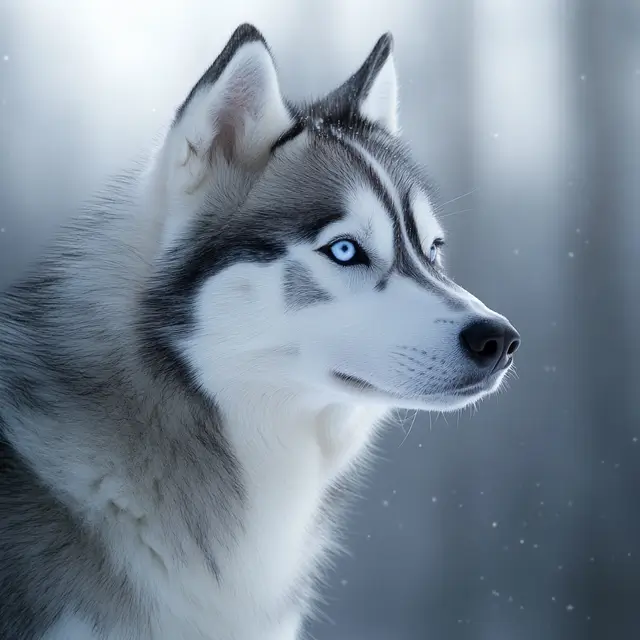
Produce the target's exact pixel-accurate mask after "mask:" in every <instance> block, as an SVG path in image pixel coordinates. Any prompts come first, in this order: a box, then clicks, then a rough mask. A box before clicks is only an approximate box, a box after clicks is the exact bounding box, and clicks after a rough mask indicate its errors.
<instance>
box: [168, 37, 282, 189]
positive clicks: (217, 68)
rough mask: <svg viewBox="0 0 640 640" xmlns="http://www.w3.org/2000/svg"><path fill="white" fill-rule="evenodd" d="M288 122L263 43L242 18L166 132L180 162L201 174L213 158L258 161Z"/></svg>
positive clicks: (194, 173) (248, 163)
mask: <svg viewBox="0 0 640 640" xmlns="http://www.w3.org/2000/svg"><path fill="white" fill-rule="evenodd" d="M291 124H292V121H291V116H290V114H289V111H288V109H287V107H286V105H285V101H284V99H283V97H282V95H281V92H280V86H279V82H278V76H277V72H276V68H275V65H274V62H273V59H272V57H271V52H270V51H269V47H268V46H267V43H266V42H265V40H264V37H263V36H262V34H261V33H260V32H259V31H258V30H257V29H256V28H255V27H254V26H252V25H250V24H243V25H241V26H240V27H238V28H237V29H236V30H235V32H234V33H233V35H232V36H231V38H230V40H229V42H228V43H227V45H226V46H225V48H224V49H223V51H222V53H221V54H220V55H219V56H218V58H217V59H216V60H215V62H214V63H213V64H212V65H211V66H210V67H209V69H207V71H206V72H205V73H204V75H203V76H202V77H201V78H200V80H199V81H198V82H197V84H196V85H195V86H194V87H193V89H192V90H191V92H190V93H189V95H188V96H187V98H186V100H185V101H184V102H183V104H182V105H181V106H180V108H179V109H178V111H177V113H176V117H175V120H174V122H173V127H172V135H173V137H174V139H175V140H176V143H177V144H179V145H180V147H181V153H180V156H181V159H180V162H181V163H182V164H183V165H184V166H186V167H188V168H190V169H191V174H192V176H193V177H194V178H196V179H198V178H200V179H202V178H204V177H205V176H204V175H202V174H203V173H205V172H206V171H205V170H206V169H208V168H210V166H211V165H213V164H215V163H217V162H218V161H225V162H226V163H228V164H237V165H241V166H243V167H245V168H253V167H255V166H256V165H258V166H259V165H260V163H261V162H264V161H266V159H267V157H268V154H269V151H270V149H271V145H272V144H273V143H274V142H275V140H277V138H278V137H279V136H280V135H281V134H282V133H283V132H284V131H286V130H287V129H288V128H289V127H290V126H291ZM196 181H197V180H196Z"/></svg>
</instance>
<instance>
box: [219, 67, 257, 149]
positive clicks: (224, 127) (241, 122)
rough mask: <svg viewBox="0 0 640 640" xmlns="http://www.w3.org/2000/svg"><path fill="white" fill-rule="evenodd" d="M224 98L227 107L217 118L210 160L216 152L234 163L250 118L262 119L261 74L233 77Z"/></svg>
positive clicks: (223, 108) (221, 110)
mask: <svg viewBox="0 0 640 640" xmlns="http://www.w3.org/2000/svg"><path fill="white" fill-rule="evenodd" d="M232 82H233V83H232V84H231V86H229V87H228V88H227V90H226V91H225V94H226V95H225V96H224V106H223V107H222V108H221V109H220V111H219V112H218V113H217V115H216V118H215V120H216V122H215V123H214V126H215V127H216V129H217V132H216V135H215V136H214V138H213V140H212V142H211V147H210V148H209V159H210V161H213V156H214V154H215V152H216V150H218V149H219V150H220V151H222V154H223V156H224V158H225V160H226V161H227V162H232V161H233V160H234V158H235V157H236V154H237V151H238V143H239V141H240V140H241V139H242V137H243V136H244V134H245V129H246V120H247V118H252V119H257V118H258V116H259V104H258V96H259V90H260V85H261V84H262V83H261V78H260V76H259V74H256V73H252V72H244V73H241V74H239V75H238V77H236V78H234V79H233V81H232Z"/></svg>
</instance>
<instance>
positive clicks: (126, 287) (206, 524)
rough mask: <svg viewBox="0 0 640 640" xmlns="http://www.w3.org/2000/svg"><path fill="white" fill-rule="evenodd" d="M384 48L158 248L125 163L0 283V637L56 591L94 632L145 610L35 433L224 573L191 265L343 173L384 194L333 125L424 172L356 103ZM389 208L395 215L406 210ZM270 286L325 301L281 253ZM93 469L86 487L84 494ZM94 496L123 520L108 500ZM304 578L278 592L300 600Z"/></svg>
mask: <svg viewBox="0 0 640 640" xmlns="http://www.w3.org/2000/svg"><path fill="white" fill-rule="evenodd" d="M255 40H262V36H260V34H259V33H258V32H257V31H256V30H255V29H251V28H248V27H246V26H245V27H243V28H241V29H240V30H239V31H238V32H236V34H234V37H233V38H232V40H231V42H230V45H229V47H230V48H229V47H228V48H227V49H225V52H223V54H222V55H221V57H220V58H219V60H218V61H216V63H214V65H212V67H211V68H210V69H209V71H208V72H207V73H206V74H205V75H204V76H203V78H202V79H201V81H200V82H199V83H198V85H196V87H195V88H194V91H195V90H196V89H198V88H199V87H201V86H203V84H205V85H206V84H211V83H214V82H215V81H216V79H217V77H218V76H219V75H220V72H221V70H222V69H223V68H224V65H225V64H227V63H228V60H229V59H230V57H231V56H232V55H233V52H234V51H235V50H236V49H237V47H238V46H239V44H241V43H242V42H248V41H255ZM390 48H391V40H390V38H389V37H388V36H385V37H384V38H383V39H381V40H380V42H379V43H378V45H376V48H375V49H374V51H373V52H372V55H371V57H370V59H368V61H367V62H365V65H363V67H362V68H361V69H360V70H359V71H358V72H357V74H355V75H354V76H353V77H352V78H351V79H350V80H349V81H348V83H346V84H345V86H344V87H342V88H341V89H339V90H337V91H336V92H334V93H332V94H330V95H329V96H328V97H327V98H326V99H324V100H323V101H319V102H317V103H314V104H311V105H299V106H296V105H290V110H291V113H292V116H293V117H294V118H295V121H296V124H295V127H294V129H293V130H292V132H291V135H290V136H289V138H288V139H287V140H285V139H284V138H283V140H282V141H281V143H280V144H278V145H275V146H274V149H273V152H272V156H271V158H270V161H269V165H268V166H267V168H266V170H265V175H268V176H269V180H266V181H264V184H262V185H261V186H260V187H259V188H256V189H254V190H252V188H253V187H254V183H253V182H251V181H250V180H249V181H245V182H238V184H236V185H235V191H233V192H232V193H231V194H230V193H228V192H225V193H224V194H219V193H215V194H211V196H210V197H209V198H208V199H207V201H206V203H205V204H204V206H203V208H202V210H201V211H200V212H199V214H198V215H197V216H196V217H195V222H194V223H193V225H192V226H191V227H190V229H189V230H188V233H187V237H186V238H185V239H184V241H183V242H182V243H180V245H179V246H176V247H174V248H173V249H171V251H169V252H167V253H165V254H162V253H161V252H160V251H159V246H160V235H159V231H158V229H157V228H156V227H155V226H154V225H151V226H149V227H148V228H146V227H145V228H139V227H137V226H136V225H137V224H138V222H137V221H136V220H135V219H133V217H132V216H131V212H134V211H135V210H136V205H137V201H136V198H137V196H136V189H135V184H136V181H137V177H138V176H137V173H136V172H132V173H131V174H129V175H128V176H125V177H123V178H120V179H119V180H118V181H116V182H115V183H113V184H112V185H111V186H110V189H109V191H108V196H106V197H103V199H101V200H98V201H96V202H95V203H94V204H93V205H92V207H90V209H89V210H87V211H86V212H84V213H83V214H82V215H80V216H78V217H76V218H75V219H74V220H73V221H72V222H71V223H69V224H68V225H67V226H65V227H64V228H63V229H62V230H61V233H60V235H59V237H58V239H57V241H56V243H55V244H54V245H53V246H52V247H51V249H50V250H49V251H48V253H47V255H46V256H45V257H44V258H43V260H41V261H40V262H39V263H38V264H37V265H35V266H34V268H33V270H32V272H31V274H30V275H29V276H28V277H27V278H26V279H25V280H23V281H22V282H19V283H17V284H15V285H13V286H12V287H11V288H10V289H9V290H8V291H6V292H4V293H3V294H2V295H0V455H1V456H2V457H1V458H0V514H1V516H2V517H1V518H0V638H7V639H9V638H11V639H12V640H14V639H15V640H30V639H31V638H33V639H37V638H39V637H40V636H41V635H42V633H43V632H44V631H45V630H46V629H48V628H50V627H51V625H53V624H54V623H55V622H56V621H57V620H58V619H59V617H60V616H61V614H62V612H63V606H67V607H69V608H70V610H71V611H72V612H75V613H78V614H79V615H80V616H81V617H82V618H83V619H86V620H87V621H89V623H90V625H91V626H92V627H93V628H94V630H95V633H96V634H98V636H99V637H102V636H105V637H106V635H107V634H108V633H109V632H110V631H112V630H113V629H114V628H116V627H117V625H119V624H122V625H125V626H127V627H128V628H134V629H136V630H137V632H138V635H139V637H140V638H147V637H148V636H149V633H150V632H149V624H150V622H149V621H150V619H151V618H152V616H153V615H154V611H153V608H152V606H151V604H150V603H149V602H146V601H144V600H142V599H140V598H139V597H138V596H137V595H136V594H135V592H134V591H133V589H132V585H131V584H130V583H129V582H128V578H127V575H126V573H124V572H123V571H122V570H121V569H118V568H116V567H114V566H112V565H111V564H110V562H109V560H108V559H107V556H106V554H105V552H104V541H103V540H102V539H101V532H100V528H99V526H98V525H97V524H96V522H95V521H94V522H87V521H86V520H84V519H82V518H80V517H79V515H78V513H77V511H76V504H75V503H74V499H73V498H72V497H70V496H68V495H63V494H61V492H60V491H59V486H61V485H59V484H58V483H57V476H56V474H63V473H64V469H57V468H52V467H49V466H46V465H44V464H43V466H38V467H34V466H33V465H31V464H30V463H29V462H27V460H25V459H24V458H23V457H22V455H21V454H20V453H19V451H18V443H19V442H25V441H30V442H37V443H39V444H40V445H42V444H45V445H46V447H45V448H46V449H47V450H48V451H49V452H50V455H51V458H50V460H51V461H52V463H54V462H55V459H56V456H57V455H58V453H59V454H60V455H62V454H64V455H68V456H72V457H73V456H77V457H78V458H81V459H82V460H88V461H91V463H92V464H95V467H96V468H104V469H108V470H109V471H110V473H112V474H113V475H115V476H122V477H123V478H126V481H127V482H129V483H131V484H132V485H134V486H136V487H139V488H140V491H141V492H144V494H145V495H148V496H152V497H153V498H152V499H153V507H154V513H155V514H156V515H157V518H158V520H159V521H160V522H161V524H162V527H163V531H164V535H165V536H166V540H165V542H167V544H168V545H169V546H170V547H171V548H172V549H174V550H175V554H176V557H177V558H178V560H179V559H180V557H181V555H182V554H185V553H186V552H185V547H186V546H187V545H194V546H195V547H197V548H199V549H200V550H201V552H202V556H203V558H204V561H205V563H206V566H207V567H208V570H209V572H210V573H211V574H212V575H213V576H216V577H217V578H218V579H219V580H224V576H220V575H219V568H218V565H217V562H216V549H219V548H220V547H221V545H223V546H224V545H230V544H232V543H233V540H234V537H235V536H236V535H238V534H239V532H241V530H242V526H243V515H244V508H245V500H246V496H245V487H244V484H243V469H242V466H241V464H240V461H238V460H236V458H235V457H234V454H233V452H232V450H231V448H230V446H229V444H228V440H227V438H226V437H225V424H224V421H223V420H222V419H221V416H220V413H219V411H218V408H217V406H216V404H215V402H214V401H212V400H211V399H209V398H208V397H206V396H205V395H204V394H203V393H202V392H201V390H200V388H199V387H198V385H197V384H196V382H195V380H194V376H193V372H192V371H191V370H190V368H189V365H188V363H186V362H185V361H184V360H183V358H182V357H181V356H180V354H179V353H178V351H177V349H176V346H175V345H176V342H177V339H179V338H184V337H186V336H188V335H189V332H190V331H192V329H193V312H194V309H193V300H194V296H195V294H196V292H197V291H198V289H199V287H200V286H201V285H202V284H203V283H204V281H205V280H206V279H207V278H209V277H211V276H212V275H214V274H216V273H218V272H219V271H221V270H222V269H224V268H225V267H228V266H230V265H232V264H234V263H236V262H241V261H248V262H254V263H255V262H264V263H266V262H270V261H273V260H276V259H279V258H282V257H283V256H284V255H285V254H286V246H287V244H288V243H290V242H296V241H311V240H313V238H314V237H315V236H316V235H317V234H318V233H319V232H320V231H321V230H322V228H323V227H324V226H325V225H326V224H328V223H330V222H333V221H335V220H337V219H339V218H340V217H341V216H342V215H344V212H343V211H342V200H341V198H340V195H341V193H342V192H343V191H344V189H345V188H347V187H348V186H349V185H350V184H351V183H352V182H353V180H354V175H355V174H356V173H357V174H358V178H359V179H361V178H363V177H364V178H365V179H366V180H368V181H369V182H370V183H371V184H372V186H373V188H375V189H376V190H377V191H380V192H381V196H382V199H383V200H384V199H385V198H384V189H383V187H382V186H381V184H380V181H379V180H378V179H377V178H376V176H375V172H373V170H372V169H371V167H369V166H367V163H366V161H365V160H364V159H363V158H362V157H358V156H357V154H355V153H354V151H353V148H351V147H350V146H349V145H348V144H346V143H345V139H346V138H350V139H353V140H357V141H358V142H359V143H360V144H363V145H364V146H365V148H366V149H367V150H368V151H369V152H370V153H371V154H373V155H375V157H376V159H377V160H378V162H380V164H382V165H383V167H384V168H385V170H386V171H388V172H389V175H390V176H391V177H392V178H393V180H394V181H395V183H396V185H397V188H398V189H399V191H400V192H401V193H403V194H407V193H409V192H410V190H411V189H412V188H413V187H414V186H416V187H418V186H419V188H426V187H427V185H426V183H425V180H424V177H423V175H422V173H421V172H420V171H419V170H418V168H417V167H416V165H415V164H414V163H413V161H412V160H411V158H410V154H409V152H408V150H407V149H406V148H405V146H404V145H402V144H401V143H400V142H399V141H398V140H397V139H396V138H395V137H393V136H392V135H390V134H389V133H388V132H386V131H384V130H383V129H381V128H380V127H378V126H376V125H374V124H372V123H369V122H366V121H365V120H363V119H362V118H360V117H359V116H358V112H357V106H358V103H359V101H361V100H362V99H363V98H364V97H365V96H366V94H367V92H368V91H369V88H370V85H371V81H372V77H373V76H374V75H375V73H377V71H378V70H379V69H380V66H381V64H382V63H383V62H384V60H385V59H386V56H388V55H389V52H390ZM194 91H192V93H191V94H190V96H189V97H188V98H187V99H186V100H185V102H184V104H183V106H182V107H181V108H180V109H179V110H178V114H177V116H176V121H178V120H179V119H180V117H181V115H182V113H183V111H184V109H185V108H187V106H188V103H189V99H190V98H191V96H192V95H193V93H194ZM319 122H320V124H318V123H319ZM302 131H306V132H309V133H311V135H312V138H313V139H312V142H311V144H310V150H309V151H308V153H307V156H306V157H305V162H304V163H302V164H293V163H292V161H291V160H290V159H288V158H287V156H286V154H285V153H283V147H284V146H286V144H287V141H288V140H291V139H293V138H295V136H296V135H299V134H300V133H301V132H302ZM354 159H355V162H354ZM354 172H355V173H354ZM227 191H229V190H227ZM386 200H387V201H388V200H389V199H388V197H387V198H386ZM388 208H389V215H390V216H391V217H392V219H395V220H396V223H397V219H398V217H399V216H401V215H410V212H407V211H405V212H402V211H395V210H393V207H392V206H391V205H389V206H388ZM274 212H277V215H274ZM133 239H135V242H133V241H132V240H133ZM417 274H418V270H417V269H412V267H411V259H410V258H409V256H408V255H407V254H406V252H405V250H404V249H403V248H402V246H401V243H398V257H397V260H396V274H395V275H400V276H402V277H412V278H418V277H420V279H421V280H420V281H421V284H423V285H424V286H428V287H431V288H433V289H434V290H436V289H437V290H439V291H441V292H442V291H445V290H446V289H447V288H448V287H449V283H448V282H447V283H446V286H445V283H444V282H443V281H442V278H443V276H441V275H439V274H436V273H435V272H434V274H433V277H432V278H430V279H425V278H424V276H422V275H420V276H418V275H417ZM387 277H391V276H390V275H387ZM284 291H285V294H286V301H287V304H288V305H289V306H290V307H291V308H296V309H299V308H301V307H303V306H308V305H311V304H318V303H323V302H327V301H329V300H330V296H329V294H328V293H327V292H326V291H324V290H323V289H322V288H321V287H319V286H318V285H317V284H316V283H315V282H314V281H313V278H312V277H311V275H310V274H309V273H308V272H306V271H304V270H303V269H301V268H299V266H298V265H296V264H295V263H294V262H291V263H289V264H288V265H287V267H286V271H285V279H284ZM452 304H453V303H452ZM102 481H104V482H106V481H107V479H106V478H103V479H100V478H99V479H97V480H96V481H95V486H93V487H90V488H91V490H92V491H95V492H97V493H99V490H100V482H102ZM78 482H79V483H82V479H79V480H78ZM331 495H333V494H331ZM105 508H108V509H111V510H113V511H114V512H115V514H116V515H117V516H118V517H122V518H133V519H135V518H137V517H138V516H135V514H133V513H129V512H128V511H126V509H125V510H122V507H121V506H119V505H117V504H115V503H114V504H109V505H106V506H105ZM119 510H120V511H122V513H120V512H119ZM328 512H329V510H328V509H326V505H325V509H324V510H323V513H325V516H322V517H321V516H319V517H318V523H317V526H318V528H319V529H322V528H324V527H327V526H328V518H327V516H326V513H328ZM96 517H97V516H96ZM139 519H140V520H143V519H144V516H140V517H139ZM137 524H139V525H141V526H143V525H144V522H138V523H137ZM151 551H152V549H151ZM312 578H313V576H312V575H311V574H310V575H308V576H305V577H304V579H303V580H301V584H300V585H299V589H298V590H297V591H296V592H295V593H292V594H291V602H293V603H297V604H296V606H298V607H299V608H300V609H304V608H305V606H306V603H307V601H308V598H309V591H310V589H309V588H308V583H310V582H311V580H312Z"/></svg>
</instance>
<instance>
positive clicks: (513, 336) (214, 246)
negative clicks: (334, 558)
mask: <svg viewBox="0 0 640 640" xmlns="http://www.w3.org/2000/svg"><path fill="white" fill-rule="evenodd" d="M397 102H398V83H397V77H396V70H395V64H394V58H393V40H392V36H391V35H390V34H385V35H383V36H381V37H380V39H379V40H378V42H377V43H376V45H375V46H374V48H373V50H372V51H371V53H370V54H369V56H368V57H367V58H366V60H365V61H364V63H363V64H362V66H361V67H360V68H359V69H358V70H357V71H356V72H355V73H354V74H353V75H352V76H351V77H350V78H349V79H348V80H346V82H345V83H344V84H343V85H342V86H340V87H339V88H337V89H335V90H334V91H332V92H331V93H329V94H328V95H326V96H324V97H323V98H321V99H317V100H313V101H311V100H310V101H309V102H308V103H306V104H297V103H294V102H292V101H290V100H288V99H286V98H285V97H283V95H282V93H281V90H280V85H279V80H278V74H277V72H276V67H275V64H274V60H273V57H272V54H271V50H270V48H269V47H268V45H267V44H266V42H265V39H264V37H263V36H262V34H261V33H260V32H259V31H258V30H257V29H256V28H255V27H253V26H251V25H248V24H245V25H242V26H240V27H238V28H237V29H236V31H235V32H234V33H233V35H232V36H231V38H230V40H229V42H228V44H227V45H226V46H225V48H224V49H223V50H222V52H221V53H220V55H219V56H218V58H217V59H216V60H215V61H214V62H213V64H212V65H211V66H210V67H209V68H208V69H207V70H206V72H205V73H204V75H203V76H202V77H201V78H200V79H199V80H198V82H197V83H196V84H195V86H194V87H193V89H192V90H191V92H190V93H189V94H188V96H187V97H186V99H185V100H184V101H183V102H182V104H181V105H180V107H179V108H178V109H177V111H176V113H175V118H174V119H173V121H172V122H171V123H170V125H168V126H167V130H166V132H165V134H164V135H163V138H162V142H161V143H160V144H159V145H158V147H157V148H156V149H155V151H154V152H153V153H152V154H150V155H151V158H150V159H149V160H148V161H147V162H146V163H144V164H143V165H142V166H140V167H137V168H136V169H135V170H134V171H132V172H129V173H126V174H125V176H124V177H121V178H119V179H117V180H114V181H113V182H112V184H110V186H109V188H108V189H105V191H104V192H103V193H102V194H101V195H99V196H98V197H97V198H96V200H95V201H94V202H92V203H91V205H90V206H88V207H86V209H85V210H83V211H82V212H81V213H80V214H79V215H77V216H75V217H73V218H72V219H71V220H70V221H69V222H67V223H66V224H65V225H64V226H63V227H62V229H61V231H60V233H59V235H58V236H57V238H56V240H55V241H53V242H52V243H51V244H52V246H51V248H50V249H49V250H48V251H47V252H46V253H45V254H44V255H43V258H42V259H41V260H40V261H39V262H38V263H37V264H36V265H34V266H33V267H32V269H31V270H30V271H29V273H28V274H27V275H26V276H25V277H24V278H23V279H22V280H20V281H19V282H17V283H15V284H13V285H12V286H11V287H10V288H9V289H8V290H6V291H5V292H4V293H3V294H2V295H1V297H0V451H1V458H0V515H1V518H0V637H1V638H3V639H7V640H140V639H142V640H159V639H162V640H164V639H166V640H298V639H300V638H302V637H304V634H305V625H306V622H307V620H308V619H309V617H310V616H312V615H313V613H314V610H315V606H316V599H317V595H316V594H317V591H318V588H317V584H318V580H319V578H320V577H322V575H323V570H324V567H325V566H326V563H325V560H326V558H327V556H328V554H329V553H330V552H331V551H333V550H334V546H335V540H336V539H337V538H336V536H335V535H334V534H335V532H336V522H337V520H338V512H337V506H338V505H340V504H342V501H341V499H340V495H342V492H341V489H342V487H344V486H345V483H346V484H347V486H348V484H349V482H350V481H351V479H352V478H354V477H355V475H354V474H356V472H357V471H358V469H360V468H361V466H362V461H363V460H364V459H365V457H366V452H367V451H370V450H371V446H370V445H371V443H372V442H373V441H374V439H375V435H376V433H378V432H379V427H380V425H381V424H383V423H384V421H385V418H386V417H387V416H388V415H389V412H390V410H392V409H394V408H404V409H416V410H426V411H439V412H440V411H452V410H458V409H461V408H462V407H465V406H467V405H469V404H471V403H475V402H477V401H478V400H479V399H481V398H483V397H485V396H487V395H489V394H491V393H493V392H495V391H496V390H497V389H498V388H499V387H500V386H501V383H502V381H503V380H504V378H505V374H506V373H507V372H508V371H509V369H510V368H511V367H512V362H513V354H514V352H515V350H516V349H517V348H518V345H519V336H518V333H517V332H516V330H515V329H514V328H513V327H512V325H511V324H510V323H509V322H508V321H507V319H506V318H505V317H504V316H502V315H500V314H498V313H496V312H494V311H492V310H490V309H489V308H487V307H486V306H485V305H484V304H483V303H482V302H480V301H479V300H478V299H477V298H475V297H474V296H472V295H471V294H470V293H468V292H467V291H465V290H464V289H463V288H461V287H460V286H458V285H457V284H454V282H453V281H452V280H451V279H449V278H448V277H447V276H446V275H445V271H444V267H443V256H442V252H443V245H444V232H443V230H442V228H441V226H440V224H439V222H438V220H437V217H436V210H435V204H434V200H433V197H432V190H431V189H430V187H429V184H430V183H429V181H428V179H427V177H426V175H425V174H424V172H423V170H422V169H421V168H420V167H419V166H418V164H417V163H416V162H415V161H414V160H413V159H412V156H411V153H410V151H409V149H408V147H407V146H406V145H405V143H403V142H402V139H401V136H400V128H399V123H398V114H397Z"/></svg>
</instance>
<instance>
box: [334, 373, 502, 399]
mask: <svg viewBox="0 0 640 640" xmlns="http://www.w3.org/2000/svg"><path fill="white" fill-rule="evenodd" d="M501 373H502V372H498V373H497V374H495V373H494V374H491V375H488V376H483V377H482V378H474V379H469V378H467V379H465V380H461V381H459V383H458V384H455V385H452V386H451V387H449V388H446V389H439V390H438V391H437V392H435V393H428V394H422V393H419V394H416V395H412V396H411V397H407V396H405V395H404V394H401V393H395V392H392V391H387V390H385V389H381V388H380V387H377V386H376V385H374V384H372V383H371V382H368V381H367V380H365V379H363V378H359V377H358V376H353V375H350V374H347V373H343V372H341V371H335V370H334V371H332V372H331V377H332V378H333V379H334V380H336V381H337V382H339V383H340V385H341V386H343V387H345V388H346V389H349V390H350V391H356V392H358V393H360V394H364V395H368V396H377V397H378V398H379V397H380V396H382V397H385V398H388V399H389V400H396V401H402V400H420V399H427V398H430V397H435V396H449V397H455V398H461V399H463V398H472V397H474V396H478V395H482V394H486V393H490V392H491V390H492V389H493V388H494V387H495V386H496V384H497V383H498V382H499V381H500V379H501V378H502V376H501Z"/></svg>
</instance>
